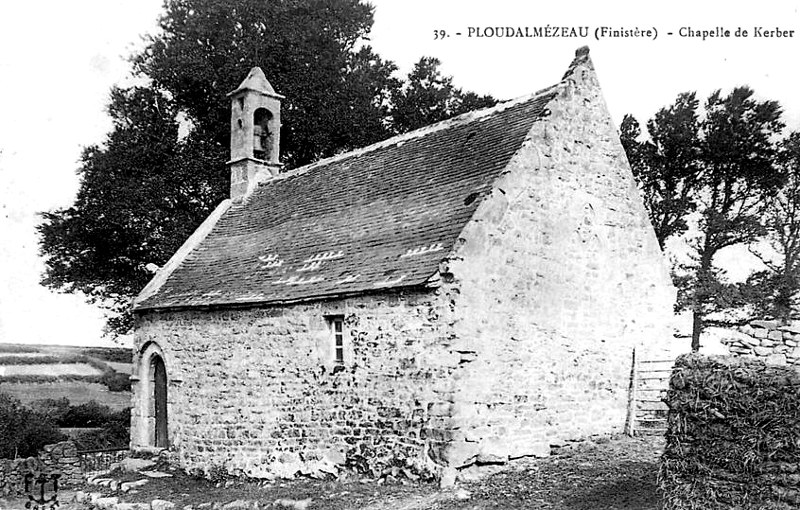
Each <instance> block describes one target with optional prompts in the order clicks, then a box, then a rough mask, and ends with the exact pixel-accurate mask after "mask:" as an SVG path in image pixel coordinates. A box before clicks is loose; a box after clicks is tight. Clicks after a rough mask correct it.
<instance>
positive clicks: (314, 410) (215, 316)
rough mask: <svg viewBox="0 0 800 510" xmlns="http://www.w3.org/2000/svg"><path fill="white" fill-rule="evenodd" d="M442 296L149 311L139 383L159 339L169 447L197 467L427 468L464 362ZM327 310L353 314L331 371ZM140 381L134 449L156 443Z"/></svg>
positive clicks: (141, 339) (268, 470)
mask: <svg viewBox="0 0 800 510" xmlns="http://www.w3.org/2000/svg"><path fill="white" fill-rule="evenodd" d="M439 303H440V299H439V298H438V297H437V294H436V293H435V292H421V293H399V294H396V293H392V294H388V293H387V294H382V295H374V296H362V297H359V298H354V299H347V300H334V301H324V302H316V303H309V304H303V305H296V306H290V307H276V308H267V309H250V310H224V311H223V310H220V311H205V312H190V311H186V312H171V313H147V314H144V315H142V316H140V317H139V318H138V319H137V320H138V323H137V327H136V350H137V359H135V360H134V380H135V379H136V378H137V377H138V375H139V372H140V371H141V370H142V367H141V366H140V365H141V363H140V359H139V358H138V356H140V353H141V351H142V349H147V346H148V345H149V344H150V342H157V343H158V344H159V345H160V347H161V351H162V352H163V354H164V361H165V365H166V370H167V376H168V379H169V386H168V415H169V435H170V443H171V445H170V446H171V449H172V450H174V451H175V457H176V458H177V459H178V460H179V462H180V464H181V465H182V466H184V467H185V468H187V469H189V470H198V471H202V472H204V473H209V472H210V471H211V470H212V469H213V470H218V469H221V468H222V469H225V470H226V471H227V472H229V473H233V474H244V475H248V476H253V477H269V476H273V475H283V476H291V475H293V474H295V473H296V472H297V471H303V472H310V471H314V470H326V469H330V468H331V465H330V464H331V463H341V462H343V461H344V460H345V458H347V459H349V460H350V461H351V462H356V463H359V462H361V463H367V464H369V466H367V467H369V468H376V469H380V467H381V465H385V464H387V463H390V462H395V461H396V460H397V459H405V458H408V459H409V462H412V463H414V464H415V465H417V467H420V468H426V462H428V459H429V456H428V450H429V449H430V448H438V447H440V446H441V444H440V443H441V439H442V437H441V434H439V433H438V432H437V430H436V428H437V426H438V423H439V422H440V421H441V420H440V419H439V418H438V417H437V416H436V413H437V410H439V409H441V408H442V406H443V404H445V403H446V402H447V401H448V399H450V398H451V395H452V387H453V384H454V381H453V379H452V378H451V377H450V375H451V373H452V371H453V370H454V369H455V367H456V366H458V362H459V360H458V358H457V357H456V356H454V355H453V354H452V353H451V351H450V350H449V349H448V348H447V343H448V342H447V339H446V338H444V337H443V335H444V331H443V328H442V327H441V326H440V324H441V320H440V317H441V315H442V313H441V310H440V309H441V306H440V304H439ZM330 315H342V316H344V318H345V331H346V333H347V341H346V342H345V346H346V350H345V361H346V363H345V369H344V370H342V371H338V370H335V369H334V368H335V365H334V363H333V356H334V353H333V344H332V341H331V335H330V332H329V328H328V324H326V320H325V317H326V316H330ZM143 387H144V385H143V381H141V380H139V381H136V380H135V382H134V393H135V396H134V407H133V413H132V414H133V417H132V446H133V447H134V448H136V447H141V446H146V445H147V441H148V439H147V437H145V436H144V435H142V432H141V431H142V430H143V428H145V424H144V421H145V420H146V416H145V414H146V412H147V404H146V403H145V400H146V398H147V395H146V394H145V393H146V392H143V391H142V388H143ZM432 417H433V418H432ZM393 459H394V460H393ZM362 467H363V466H362ZM427 467H430V466H427Z"/></svg>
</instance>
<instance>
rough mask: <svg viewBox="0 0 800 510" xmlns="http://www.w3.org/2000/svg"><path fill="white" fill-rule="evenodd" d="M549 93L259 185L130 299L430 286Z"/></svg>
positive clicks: (191, 303)
mask: <svg viewBox="0 0 800 510" xmlns="http://www.w3.org/2000/svg"><path fill="white" fill-rule="evenodd" d="M578 57H583V58H584V59H588V56H586V55H583V56H581V55H580V54H579V55H578ZM576 60H577V58H576ZM589 65H591V64H589ZM556 94H557V87H556V86H553V87H550V88H548V89H544V90H542V91H539V92H537V93H535V94H533V95H530V96H527V97H523V98H520V99H516V100H512V101H509V102H506V103H501V104H499V105H497V106H495V107H492V108H489V109H485V110H479V111H475V112H471V113H468V114H464V115H461V116H459V117H455V118H453V119H450V120H447V121H443V122H440V123H437V124H433V125H431V126H428V127H425V128H422V129H419V130H416V131H413V132H410V133H406V134H404V135H400V136H397V137H394V138H390V139H388V140H385V141H383V142H379V143H377V144H374V145H371V146H369V147H366V148H363V149H359V150H355V151H352V152H349V153H345V154H341V155H338V156H334V157H332V158H328V159H325V160H322V161H319V162H317V163H313V164H310V165H307V166H305V167H302V168H299V169H297V170H294V171H292V172H288V173H286V174H282V175H281V176H279V177H278V178H277V179H274V180H271V181H269V182H266V183H263V184H261V185H259V186H258V188H257V189H256V190H255V191H254V192H253V194H252V195H251V196H250V197H249V198H248V199H247V200H245V201H243V202H240V203H236V202H234V203H232V204H231V205H230V207H229V208H228V209H227V210H226V211H225V212H224V213H223V214H222V215H221V217H220V218H219V219H218V221H217V222H216V224H214V226H213V228H212V229H211V230H210V232H209V233H208V235H206V237H205V238H204V239H202V241H201V242H200V243H199V244H198V245H197V246H195V247H194V249H192V250H191V251H189V252H188V254H186V255H185V256H184V257H183V259H182V260H181V261H180V263H179V264H178V265H177V266H176V267H175V268H174V270H173V271H172V272H171V273H169V275H168V276H167V277H166V279H165V280H164V281H163V282H162V283H161V285H160V286H159V287H158V288H157V289H155V290H154V291H151V292H143V294H142V295H140V296H139V298H138V299H137V301H136V302H135V309H136V310H146V309H168V308H192V307H217V306H242V305H260V304H285V303H294V302H300V301H307V300H315V299H325V298H332V297H340V296H346V295H353V294H360V293H370V292H375V291H381V290H385V289H396V288H401V287H415V286H424V285H426V283H428V282H429V281H430V280H431V278H432V277H434V276H435V275H436V274H437V271H438V269H439V263H440V262H441V261H442V260H443V259H444V258H446V257H447V256H448V254H449V253H450V252H451V250H452V249H453V247H454V245H455V243H456V241H457V239H458V236H459V234H460V232H461V231H462V229H463V228H464V227H465V225H466V223H467V222H468V221H469V219H470V218H471V217H472V215H473V213H474V212H475V210H476V208H477V207H478V205H479V204H480V202H481V198H482V197H483V196H484V195H485V194H486V193H488V192H489V191H490V190H491V187H492V183H493V182H494V181H495V179H496V178H497V177H498V176H499V175H500V173H501V172H502V171H503V169H504V168H505V167H506V166H507V165H508V163H509V161H510V160H511V158H512V157H513V155H514V154H515V153H516V152H517V150H519V149H520V147H521V146H522V144H523V142H524V140H525V138H526V135H527V134H528V132H529V130H530V129H531V127H532V126H533V124H534V123H535V122H537V121H538V120H540V119H542V118H545V117H546V116H547V115H548V114H549V111H548V109H547V104H548V103H549V102H550V101H551V100H552V99H553V97H555V95H556Z"/></svg>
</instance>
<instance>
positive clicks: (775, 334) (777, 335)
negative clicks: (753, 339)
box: [767, 330, 783, 342]
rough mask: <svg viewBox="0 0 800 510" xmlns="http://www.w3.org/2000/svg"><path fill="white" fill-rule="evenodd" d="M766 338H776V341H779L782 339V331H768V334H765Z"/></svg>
mask: <svg viewBox="0 0 800 510" xmlns="http://www.w3.org/2000/svg"><path fill="white" fill-rule="evenodd" d="M767 338H769V339H770V340H777V341H778V342H780V341H781V340H783V332H781V331H777V330H774V331H770V332H769V335H767Z"/></svg>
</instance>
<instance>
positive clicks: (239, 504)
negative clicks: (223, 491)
mask: <svg viewBox="0 0 800 510" xmlns="http://www.w3.org/2000/svg"><path fill="white" fill-rule="evenodd" d="M222 510H258V501H253V500H249V499H237V500H236V501H231V502H230V503H228V504H226V505H222Z"/></svg>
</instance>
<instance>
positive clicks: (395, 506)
mask: <svg viewBox="0 0 800 510" xmlns="http://www.w3.org/2000/svg"><path fill="white" fill-rule="evenodd" d="M662 449H663V440H661V439H660V438H627V437H623V438H619V439H615V440H612V441H606V442H604V443H602V444H591V445H584V446H581V447H577V448H574V449H571V450H569V451H566V452H563V453H561V454H559V455H556V456H553V457H550V458H547V459H532V460H529V461H524V462H523V461H516V462H514V463H513V464H512V465H511V466H510V469H507V470H505V471H500V472H497V471H498V468H494V471H495V474H493V475H485V476H482V477H480V478H478V479H475V480H474V481H469V482H459V483H458V485H457V486H456V487H454V488H453V489H449V490H444V491H442V490H439V489H438V487H437V486H436V485H434V484H430V483H425V484H422V483H420V484H416V483H408V482H406V483H402V482H396V483H388V484H379V483H376V482H375V481H374V480H372V481H368V480H361V479H359V478H358V477H351V478H349V479H347V480H345V481H336V480H327V481H322V480H312V479H300V480H294V481H286V482H273V483H269V484H259V483H250V482H245V483H240V482H234V483H230V484H225V485H224V486H215V484H212V483H210V482H208V481H206V480H200V479H196V478H193V477H190V476H187V475H185V474H182V473H180V472H179V471H172V474H173V477H171V478H158V479H153V480H151V481H150V482H149V483H148V484H146V485H144V486H143V487H141V488H139V489H134V490H131V491H130V492H128V493H125V494H120V493H114V492H113V491H110V490H109V489H107V488H103V489H102V491H103V495H107V496H119V497H120V499H121V500H122V501H125V502H143V503H147V502H150V501H151V500H153V499H166V500H169V501H172V502H173V503H175V505H176V507H177V508H183V507H184V506H186V505H192V506H193V507H194V508H197V507H198V506H199V505H200V504H203V503H218V504H220V505H225V504H228V503H230V502H232V501H237V500H238V501H251V502H253V503H257V504H258V507H259V508H272V509H278V508H280V509H283V510H286V508H293V509H299V508H302V509H304V510H323V509H324V510H359V509H362V510H485V509H508V510H514V509H536V510H538V509H543V510H603V509H608V510H656V509H657V508H658V506H659V500H658V495H657V493H656V473H657V471H658V458H659V456H660V455H661V451H662ZM486 471H487V468H484V472H486ZM98 489H100V488H99V487H98V486H96V485H95V486H91V487H87V488H86V490H88V491H96V490H98ZM279 501H280V502H281V503H278V502H279ZM287 502H291V504H289V505H288V506H287V504H286V503H287ZM298 505H299V506H298ZM248 508H249V507H248Z"/></svg>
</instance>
